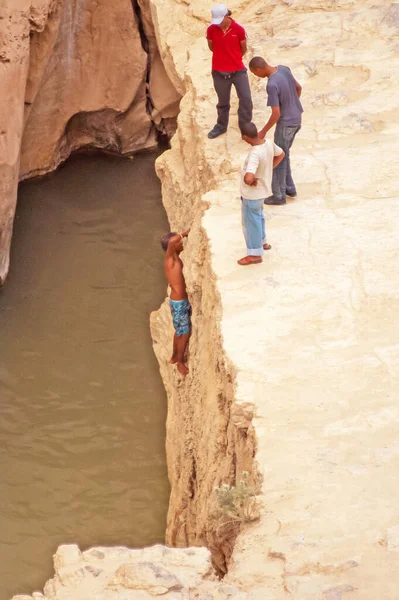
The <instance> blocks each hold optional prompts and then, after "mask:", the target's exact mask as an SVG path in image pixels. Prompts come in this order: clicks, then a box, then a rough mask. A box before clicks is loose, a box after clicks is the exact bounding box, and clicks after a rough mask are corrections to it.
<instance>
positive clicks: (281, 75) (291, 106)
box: [266, 65, 303, 125]
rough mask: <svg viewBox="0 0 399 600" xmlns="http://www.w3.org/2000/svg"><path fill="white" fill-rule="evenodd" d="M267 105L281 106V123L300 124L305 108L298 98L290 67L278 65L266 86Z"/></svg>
mask: <svg viewBox="0 0 399 600" xmlns="http://www.w3.org/2000/svg"><path fill="white" fill-rule="evenodd" d="M266 91H267V106H279V107H280V118H279V120H278V123H279V125H300V124H301V120H302V113H303V108H302V104H301V102H300V100H299V98H298V92H297V91H296V87H295V79H294V76H293V74H292V73H291V71H290V69H289V68H288V67H284V65H278V67H277V71H276V72H275V73H273V75H270V77H269V81H268V82H267V86H266Z"/></svg>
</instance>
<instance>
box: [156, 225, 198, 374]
mask: <svg viewBox="0 0 399 600" xmlns="http://www.w3.org/2000/svg"><path fill="white" fill-rule="evenodd" d="M189 233H190V230H189V229H188V230H187V231H185V232H184V233H173V232H172V233H167V234H166V235H164V236H163V238H162V239H161V246H162V248H163V249H164V250H165V252H166V255H165V263H164V266H165V274H166V278H167V280H168V282H169V285H170V298H169V303H170V310H171V313H172V319H173V326H174V328H175V335H174V338H173V354H172V358H171V359H170V363H171V364H172V365H174V364H177V368H178V371H179V373H181V374H182V375H187V373H188V368H187V366H186V365H185V364H184V354H185V352H186V348H187V344H188V341H189V339H190V335H191V305H190V302H189V300H188V298H187V290H186V282H185V279H184V275H183V263H182V260H181V258H180V252H181V251H182V250H183V238H185V237H187V236H188V234H189Z"/></svg>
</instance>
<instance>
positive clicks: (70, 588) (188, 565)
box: [12, 544, 248, 600]
mask: <svg viewBox="0 0 399 600" xmlns="http://www.w3.org/2000/svg"><path fill="white" fill-rule="evenodd" d="M54 568H55V576H54V578H53V579H51V580H50V581H48V582H47V583H46V585H45V587H44V590H43V593H42V592H34V593H33V594H32V596H26V595H23V596H21V595H20V596H14V598H13V599H12V600H92V599H93V598H95V599H96V600H150V599H151V598H158V597H162V598H165V600H199V599H200V598H201V599H202V600H228V599H229V598H233V597H234V598H235V600H246V599H247V598H248V596H247V594H245V593H243V592H241V591H240V590H239V589H238V588H237V587H235V586H232V585H227V584H226V585H220V584H219V582H218V581H217V579H216V578H215V574H214V572H213V569H212V567H211V563H210V554H209V552H208V550H206V549H205V548H185V549H177V548H165V547H164V546H153V547H151V548H145V549H143V550H130V549H129V548H123V547H120V548H118V547H116V548H102V547H98V548H91V549H90V550H87V551H86V552H81V551H80V550H79V548H78V546H75V545H73V544H71V545H65V546H60V547H59V548H58V550H57V553H56V554H55V556H54Z"/></svg>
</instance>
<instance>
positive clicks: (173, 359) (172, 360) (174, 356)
mask: <svg viewBox="0 0 399 600" xmlns="http://www.w3.org/2000/svg"><path fill="white" fill-rule="evenodd" d="M169 363H170V364H171V365H175V364H176V363H177V354H172V358H171V359H170V361H169Z"/></svg>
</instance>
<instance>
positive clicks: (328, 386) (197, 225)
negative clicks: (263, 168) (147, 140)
mask: <svg viewBox="0 0 399 600" xmlns="http://www.w3.org/2000/svg"><path fill="white" fill-rule="evenodd" d="M160 4H161V3H160ZM261 4H262V5H263V6H261ZM179 6H180V7H181V5H179ZM230 8H232V10H233V11H235V12H234V14H235V16H236V17H237V18H238V20H239V21H240V22H242V23H243V24H244V25H245V26H247V29H248V33H249V48H250V51H249V58H250V57H251V55H255V54H263V55H265V56H266V57H270V60H271V61H272V64H276V63H277V64H288V65H289V66H290V67H291V68H292V70H293V72H294V74H295V75H296V76H297V77H298V79H299V81H300V82H301V83H302V84H303V96H302V97H303V103H304V106H305V113H304V123H303V128H302V131H301V132H300V134H299V135H298V139H297V141H296V142H295V146H294V150H293V152H292V159H291V160H292V164H293V170H294V176H295V178H296V180H297V185H298V190H299V195H298V199H297V200H295V201H293V202H289V203H288V205H287V206H283V207H269V208H267V209H266V217H267V219H268V220H267V228H268V235H269V239H270V242H271V244H272V246H273V250H272V251H271V252H270V254H268V255H267V256H265V259H264V262H263V264H262V265H261V266H260V267H259V268H258V267H256V268H253V269H252V268H251V269H247V270H242V269H241V268H239V267H238V266H237V265H236V262H235V261H236V259H237V258H240V256H241V255H242V253H243V252H244V243H243V239H242V233H241V228H240V215H239V196H238V177H239V168H240V165H241V164H242V161H243V158H244V156H245V154H246V151H247V146H246V145H245V144H243V143H242V142H241V141H240V137H239V133H238V131H237V128H236V116H235V109H236V107H237V103H236V100H235V98H234V94H233V98H232V107H233V108H232V115H231V122H230V128H229V130H228V132H227V135H226V136H221V137H220V138H218V139H216V140H212V141H208V140H207V139H206V133H207V131H208V130H209V129H210V128H211V126H212V125H213V122H214V119H215V103H216V101H215V95H214V92H213V89H212V83H211V80H210V77H209V60H210V59H209V55H208V53H207V48H206V45H205V44H204V42H203V40H201V39H199V40H197V41H193V43H192V44H191V46H190V47H189V49H188V51H187V62H186V65H185V66H184V65H183V64H182V59H181V54H180V53H179V49H178V44H177V43H175V47H173V44H170V45H169V49H168V51H169V52H170V54H171V55H172V57H173V60H174V61H175V63H176V64H178V65H179V69H178V71H177V72H178V74H179V75H180V77H181V80H182V82H184V84H185V86H186V95H185V97H184V98H183V100H182V102H181V113H180V115H179V128H178V134H177V136H176V137H175V138H174V139H173V142H172V149H171V151H169V152H168V153H166V154H165V155H163V156H162V157H161V158H160V159H159V160H158V173H159V175H160V177H161V180H162V184H163V198H164V204H165V207H166V210H167V212H168V215H169V219H170V221H171V225H172V227H173V229H177V230H180V229H181V228H184V227H187V226H189V225H190V224H191V225H192V235H191V236H190V238H189V240H188V243H187V247H186V249H185V251H184V264H185V274H186V280H187V283H188V291H189V296H190V300H191V301H192V304H193V336H192V340H191V344H192V345H191V350H190V352H191V360H190V367H191V369H192V371H193V373H192V375H189V376H188V377H187V379H186V380H185V381H181V379H180V378H179V377H178V376H177V375H176V373H175V371H174V369H173V368H171V367H170V366H169V365H168V364H167V359H168V358H169V356H168V355H169V352H170V341H171V338H172V328H171V325H170V316H169V314H168V307H167V305H166V304H165V305H164V306H163V307H162V309H161V310H160V311H159V312H158V313H157V314H156V315H153V317H152V332H153V337H154V341H155V344H154V347H155V350H156V354H157V357H158V359H159V362H160V367H161V373H162V377H163V379H164V382H165V387H166V389H167V391H168V399H169V412H168V431H167V435H168V440H167V450H168V457H169V460H170V462H171V464H172V465H173V467H170V471H169V473H170V479H171V483H172V493H171V503H170V508H169V516H168V538H167V539H168V541H169V542H172V543H178V544H183V543H187V542H189V543H202V541H203V540H204V538H205V537H207V536H209V521H210V520H211V514H212V513H211V503H209V500H208V499H209V489H210V488H211V485H212V483H211V481H213V482H218V481H220V480H225V481H227V482H229V479H228V475H227V473H228V472H229V468H228V463H229V461H230V469H231V471H233V472H234V471H235V472H236V473H237V475H238V477H239V476H240V467H241V465H242V462H245V461H246V460H247V458H246V457H245V451H246V450H248V446H246V445H245V443H243V444H241V443H240V431H239V430H238V431H237V427H235V424H234V419H235V421H236V423H238V424H240V420H239V419H238V418H237V412H236V411H237V409H236V408H235V406H236V405H237V406H240V404H241V403H242V402H243V401H245V402H250V403H253V404H254V405H255V409H256V410H255V416H254V417H253V419H252V423H251V426H250V428H249V431H250V433H251V437H250V443H251V444H252V443H253V442H255V444H256V457H255V459H256V461H257V463H258V465H259V469H260V471H261V473H262V475H263V478H264V480H263V497H264V508H263V509H262V516H261V519H260V521H259V523H258V524H255V525H253V526H251V527H250V528H248V529H247V530H245V531H244V532H243V533H242V534H241V535H240V536H239V537H238V540H237V542H236V545H235V549H234V552H233V555H232V559H231V562H230V571H229V574H228V576H227V580H228V581H229V582H230V583H233V584H234V583H238V582H239V583H240V586H242V587H243V588H244V590H246V591H248V592H249V595H250V597H251V598H252V599H254V600H258V599H259V600H265V599H266V600H282V599H283V598H285V597H288V595H290V597H293V598H295V599H296V600H314V599H316V598H320V599H321V598H328V597H330V598H334V599H335V598H342V599H343V600H345V598H346V597H348V598H349V597H354V598H359V600H360V599H362V600H374V599H375V598H379V597H384V598H387V599H389V600H396V597H397V585H398V576H397V567H398V562H397V552H396V532H395V527H396V522H397V507H396V500H395V499H396V495H397V494H396V491H395V489H396V487H395V486H396V473H397V469H398V468H399V463H398V455H397V453H396V452H395V447H396V446H397V443H396V429H397V422H398V415H397V411H396V408H397V407H396V404H395V400H396V397H397V389H398V384H399V372H398V361H395V357H396V355H397V343H396V340H397V338H398V336H399V330H398V326H397V319H396V317H395V315H396V312H397V311H398V309H399V296H398V289H399V282H398V276H397V267H396V265H397V263H398V259H399V243H398V236H397V232H396V229H397V228H396V223H397V221H398V217H399V214H398V210H399V208H398V207H399V204H398V200H399V197H398V192H397V176H396V173H397V172H399V162H398V160H399V159H398V156H399V154H398V142H397V140H398V137H397V136H398V133H399V131H398V126H397V120H398V117H399V100H398V95H397V88H398V85H399V81H398V73H399V71H398V68H397V67H398V61H397V51H398V45H397V22H398V20H397V5H395V4H394V3H392V2H389V1H384V2H381V3H375V2H374V1H373V0H370V1H368V0H358V1H356V2H355V1H354V0H342V1H334V0H331V1H328V2H326V1H325V0H311V1H309V0H292V1H291V0H287V1H283V0H271V1H270V2H269V1H268V2H267V3H266V4H265V3H261V2H249V1H248V2H245V1H244V2H233V3H232V4H231V5H230ZM183 10H184V9H183ZM266 23H267V28H266ZM166 29H167V28H166ZM177 29H178V28H177ZM168 31H169V30H168ZM266 32H267V33H266ZM175 35H176V37H177V32H176V34H175ZM299 42H300V43H299ZM177 56H178V57H177ZM171 60H172V59H171ZM308 61H311V63H310V64H309V63H308ZM250 80H251V86H252V90H253V95H254V100H255V111H254V120H255V121H256V123H257V124H262V125H263V124H264V123H265V121H266V118H267V115H268V110H267V109H265V94H264V83H265V82H264V81H258V80H255V79H254V78H251V79H250ZM193 139H195V140H196V142H195V143H194V142H193ZM377 156H379V157H381V160H379V159H378V158H377ZM204 159H205V160H204ZM182 182H184V183H182ZM202 211H205V212H204V214H203V212H202ZM208 261H210V264H211V267H210V266H209V262H208ZM199 284H200V285H199ZM219 300H220V303H221V306H222V310H221V311H219ZM199 348H201V349H202V351H200V350H199ZM204 348H206V349H207V351H206V352H204V351H203V349H204ZM215 348H217V357H218V358H217V359H216V355H215V353H214V349H215ZM222 354H223V355H222ZM221 356H222V359H221V360H220V357H221ZM216 365H217V366H216ZM220 365H222V368H220ZM224 369H226V371H225V370H224ZM229 376H230V377H233V382H234V387H233V388H228V390H227V391H228V393H227V399H228V400H227V402H220V404H217V403H216V398H215V396H216V394H215V395H213V396H212V394H211V391H210V388H215V387H216V386H217V385H218V384H219V385H220V382H222V383H224V382H225V381H226V380H227V378H228V377H229ZM208 386H209V387H208ZM225 397H226V396H225ZM208 398H211V401H208ZM183 407H184V408H183ZM233 407H234V408H233ZM183 411H184V413H186V411H187V412H188V418H185V417H184V418H183V419H182V418H181V415H182V412H183ZM238 411H239V409H238ZM238 415H239V412H238ZM223 419H224V428H225V433H224V434H223V431H222V426H221V424H222V423H223ZM204 421H205V423H204ZM253 430H255V432H256V441H255V440H254V439H253V437H252V436H253ZM381 448H384V453H383V454H381ZM217 449H220V454H219V456H218V454H217V451H216V450H217ZM209 455H211V456H212V459H213V460H212V462H211V464H209V463H208V462H207V461H208V458H209ZM381 460H383V461H384V468H383V469H381ZM215 461H216V462H217V464H218V468H215V467H214V463H215ZM237 464H239V465H240V466H239V467H238V468H237ZM248 470H249V471H250V472H252V473H253V472H254V469H253V465H252V466H251V465H250V466H249V469H248ZM231 471H230V472H231ZM193 473H194V476H193ZM199 507H201V508H200V509H199ZM193 514H195V515H197V516H198V515H199V518H197V519H196V520H194V519H193V518H192V515H193ZM204 516H205V519H204ZM206 521H207V522H208V529H207V527H206V524H205V523H206ZM392 528H393V529H392ZM387 529H388V533H387V534H386V536H387V541H386V543H383V542H382V541H379V540H383V539H384V535H385V533H384V532H385V531H386V530H387ZM389 531H390V532H391V533H390V534H389ZM207 539H208V542H209V541H210V540H209V537H207ZM221 546H223V545H222V544H221ZM389 548H390V550H391V551H389ZM221 551H222V553H224V552H226V554H225V556H227V558H228V556H229V550H228V549H226V547H222V548H221Z"/></svg>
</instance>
